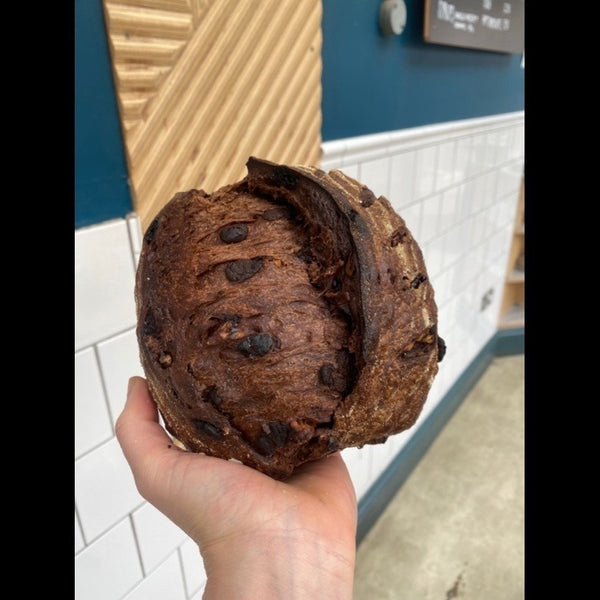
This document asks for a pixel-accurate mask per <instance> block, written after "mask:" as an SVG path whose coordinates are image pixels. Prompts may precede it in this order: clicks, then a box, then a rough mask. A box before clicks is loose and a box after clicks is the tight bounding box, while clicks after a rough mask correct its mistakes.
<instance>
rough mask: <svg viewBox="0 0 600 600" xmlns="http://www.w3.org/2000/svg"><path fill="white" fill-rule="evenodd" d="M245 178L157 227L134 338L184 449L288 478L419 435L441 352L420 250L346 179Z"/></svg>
mask: <svg viewBox="0 0 600 600" xmlns="http://www.w3.org/2000/svg"><path fill="white" fill-rule="evenodd" d="M247 167H248V175H247V177H245V178H244V179H243V180H242V181H239V182H237V183H235V184H233V185H228V186H225V187H222V188H221V189H219V190H217V191H215V192H214V193H212V194H207V193H205V192H203V191H201V190H190V191H188V192H184V193H178V194H176V195H175V197H174V198H173V199H172V200H171V201H170V202H169V203H168V204H167V205H165V207H164V208H163V209H162V210H161V211H160V212H159V214H158V215H157V217H156V219H154V221H153V222H152V223H151V224H150V226H149V227H148V229H147V231H146V233H145V235H144V240H143V248H142V252H141V255H140V259H139V265H138V270H137V280H136V291H135V298H136V306H137V315H138V327H137V336H138V341H139V346H140V356H141V362H142V365H143V367H144V371H145V374H146V377H147V380H148V385H149V387H150V390H151V392H152V396H153V398H154V400H155V401H156V403H157V405H158V408H159V410H160V412H161V414H162V416H163V419H164V422H165V425H166V427H167V430H168V431H169V432H170V433H171V434H172V435H173V436H175V437H176V438H177V439H178V440H179V441H180V442H182V443H183V445H184V446H185V447H186V448H187V449H188V450H190V451H193V452H205V453H206V454H209V455H212V456H218V457H221V458H225V459H237V460H238V461H240V462H242V463H244V464H246V465H249V466H251V467H253V468H255V469H257V470H259V471H262V472H263V473H266V474H268V475H270V476H272V477H275V478H278V479H283V478H285V477H287V476H289V475H290V474H291V473H292V472H293V470H294V469H295V468H296V467H297V466H298V465H301V464H303V463H305V462H307V461H311V460H315V459H317V458H320V457H322V456H325V455H327V454H330V453H332V452H335V451H336V450H340V449H343V448H346V447H350V446H357V447H360V446H363V445H364V444H375V443H381V442H383V441H385V439H386V438H387V437H388V436H390V435H392V434H395V433H398V432H400V431H403V430H405V429H407V428H409V427H410V426H411V425H413V424H414V422H415V421H416V419H417V417H418V416H419V413H420V412H421V409H422V407H423V404H424V402H425V400H426V398H427V394H428V392H429V389H430V387H431V384H432V382H433V378H434V376H435V374H436V373H437V370H438V365H437V363H438V361H439V360H441V358H442V356H443V352H444V351H445V345H444V343H443V341H442V340H441V338H439V337H438V334H437V308H436V304H435V302H434V293H433V289H432V287H431V284H430V282H429V280H428V278H427V271H426V268H425V264H424V262H423V257H422V254H421V251H420V249H419V247H418V245H417V243H416V242H415V240H414V239H413V237H412V235H411V233H410V231H409V230H408V229H407V227H406V225H405V223H404V221H403V220H402V218H401V217H400V216H398V215H397V214H396V213H395V212H394V210H393V209H392V207H391V205H390V203H389V201H388V200H387V199H386V198H385V197H383V196H380V197H379V198H377V197H375V195H374V194H373V193H372V192H371V190H369V189H368V188H367V187H366V186H364V185H361V184H360V183H358V182H357V181H355V180H354V179H351V178H350V177H348V176H346V175H344V174H343V173H341V172H340V171H330V172H329V173H325V172H324V171H322V170H320V169H317V168H314V167H303V166H298V167H289V166H284V165H277V164H274V163H271V162H268V161H265V160H260V159H257V158H253V157H251V158H250V159H249V160H248V163H247Z"/></svg>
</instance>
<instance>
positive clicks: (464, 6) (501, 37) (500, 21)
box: [424, 0, 525, 54]
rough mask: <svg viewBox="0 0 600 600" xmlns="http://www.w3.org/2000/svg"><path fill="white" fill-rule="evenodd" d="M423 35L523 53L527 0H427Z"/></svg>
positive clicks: (431, 39) (447, 42) (435, 40)
mask: <svg viewBox="0 0 600 600" xmlns="http://www.w3.org/2000/svg"><path fill="white" fill-rule="evenodd" d="M424 38H425V41H426V42H429V43H432V44H444V45H447V46H460V47H463V48H475V49H478V50H489V51H492V52H504V53H507V54H521V53H523V50H524V47H525V43H524V40H525V0H425V24H424Z"/></svg>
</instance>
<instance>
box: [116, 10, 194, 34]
mask: <svg viewBox="0 0 600 600" xmlns="http://www.w3.org/2000/svg"><path fill="white" fill-rule="evenodd" d="M106 15H107V22H108V27H109V28H110V31H111V33H113V34H114V33H123V34H125V35H129V36H137V37H144V36H148V37H160V38H175V39H187V38H188V37H189V36H190V35H191V34H192V15H191V14H189V13H181V12H172V11H165V10H156V9H152V8H142V7H138V6H124V5H122V4H107V6H106Z"/></svg>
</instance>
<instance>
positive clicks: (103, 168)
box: [75, 0, 133, 228]
mask: <svg viewBox="0 0 600 600" xmlns="http://www.w3.org/2000/svg"><path fill="white" fill-rule="evenodd" d="M127 177H128V175H127V164H126V162H125V153H124V148H123V140H122V136H121V125H120V121H119V114H118V109H117V101H116V96H115V89H114V84H113V78H112V70H111V63H110V56H109V51H108V42H107V38H106V30H105V28H104V17H103V14H102V2H101V0H76V2H75V228H78V227H83V226H86V225H93V224H95V223H100V222H102V221H108V220H109V219H115V218H119V217H124V216H125V215H126V214H127V213H129V212H131V211H132V210H133V208H132V206H133V205H132V201H131V194H130V191H129V185H128V183H127Z"/></svg>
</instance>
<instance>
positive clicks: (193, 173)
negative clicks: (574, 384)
mask: <svg viewBox="0 0 600 600" xmlns="http://www.w3.org/2000/svg"><path fill="white" fill-rule="evenodd" d="M523 11H524V2H523V1H522V0H521V1H514V0H513V1H512V2H498V1H497V0H477V1H463V2H459V1H456V2H453V3H450V2H443V1H441V0H440V1H438V0H405V1H401V0H394V1H390V0H387V1H385V2H381V1H379V0H302V1H301V2H299V1H297V0H120V1H116V0H115V1H112V0H76V2H75V161H76V162H75V166H76V172H75V436H74V440H75V595H76V598H77V600H153V599H154V598H157V599H158V598H160V599H161V600H171V599H172V600H199V599H200V598H201V596H202V590H203V587H204V583H205V574H204V570H203V565H202V560H201V558H200V555H199V553H198V549H197V547H196V546H195V544H194V543H193V542H191V541H190V540H189V539H188V538H187V537H186V535H185V534H184V533H183V532H182V531H181V530H179V529H178V528H177V527H176V526H175V525H174V524H172V523H171V522H170V521H168V520H167V519H166V518H165V517H164V516H163V515H162V514H161V513H159V512H158V511H157V510H156V509H154V507H152V506H151V505H149V504H148V503H146V502H145V501H144V500H143V498H142V497H141V496H140V495H139V493H138V492H137V490H136V488H135V485H134V482H133V478H132V476H131V473H130V471H129V468H128V466H127V464H126V462H125V460H124V458H123V456H122V454H121V451H120V448H119V445H118V443H117V441H116V438H115V437H114V423H115V421H116V418H117V416H118V415H119V413H120V411H121V409H122V406H123V403H124V400H125V391H126V387H127V380H128V378H129V377H130V376H131V375H143V372H142V369H141V365H140V363H139V358H138V350H137V342H136V338H135V324H136V318H135V305H134V298H133V288H134V276H135V268H136V264H137V258H138V256H139V252H140V248H141V239H142V234H143V231H144V230H145V228H146V227H147V226H148V224H149V223H150V222H151V220H152V218H153V216H154V215H155V214H156V212H157V211H158V210H159V209H160V208H161V207H162V206H163V205H164V204H165V203H166V202H167V201H168V200H169V199H170V198H171V197H172V196H173V194H174V193H175V192H177V191H182V190H187V189H190V188H203V189H205V190H206V191H208V192H211V191H213V190H215V189H217V188H218V187H220V186H221V185H223V184H226V183H232V182H234V181H237V180H239V179H241V178H243V177H244V176H245V172H246V171H245V163H246V161H247V159H248V157H249V156H250V155H255V156H258V157H261V158H265V159H269V160H273V161H275V162H281V163H287V164H311V165H317V166H320V167H321V168H323V169H325V170H330V169H340V170H342V171H344V172H345V173H347V174H348V175H350V176H352V177H355V178H356V179H358V180H359V181H361V182H362V183H364V184H366V185H367V186H369V187H370V188H371V189H372V190H373V192H374V193H375V194H376V195H377V196H379V195H384V196H386V197H387V198H388V199H389V200H390V201H391V203H392V205H393V206H394V208H395V209H396V211H397V212H398V213H399V214H400V215H401V216H402V217H403V218H404V219H405V221H406V222H407V225H408V227H409V229H410V230H411V232H412V234H413V235H414V237H415V238H416V240H417V241H418V243H419V245H420V246H421V249H422V250H423V254H424V257H425V261H426V265H427V269H428V274H429V277H430V280H431V282H432V285H433V287H434V290H435V297H436V302H437V305H438V309H439V333H440V335H441V336H442V337H443V338H444V339H445V341H446V344H447V347H448V352H447V354H446V357H445V358H444V360H443V362H442V363H440V371H439V374H438V375H437V378H436V379H435V382H434V385H433V388H432V390H431V392H430V394H429V397H428V400H427V402H426V404H425V408H424V410H423V413H422V414H421V416H420V418H419V420H418V422H417V424H416V425H415V426H414V427H413V428H411V429H410V430H409V431H406V432H403V433H401V434H398V435H396V436H393V437H392V438H390V439H389V440H388V441H387V442H386V443H385V444H383V445H378V446H368V447H364V448H362V449H360V450H358V449H347V450H345V451H344V452H343V456H344V458H345V460H346V462H347V464H348V467H349V469H350V472H351V475H352V479H353V482H354V484H355V488H356V491H357V495H358V497H359V500H360V505H359V509H360V510H359V532H358V540H357V541H358V542H359V543H361V542H362V541H363V539H365V538H366V536H367V535H368V534H369V532H373V531H375V530H374V527H373V526H374V525H375V524H376V522H377V521H378V519H380V517H381V515H382V513H383V511H384V509H385V508H386V506H388V503H389V502H390V501H391V499H392V498H393V497H394V496H395V495H396V494H397V493H398V490H400V488H401V486H402V484H403V483H404V482H405V481H406V480H407V479H408V478H409V476H410V474H411V472H412V471H413V469H415V467H416V466H417V465H419V463H420V461H421V459H422V457H423V456H425V455H426V453H427V451H428V448H429V447H430V446H431V445H432V444H433V443H434V442H435V440H436V439H438V436H440V435H441V432H443V430H444V428H445V427H446V424H447V423H448V422H449V420H450V419H451V417H452V415H453V414H454V412H455V411H456V410H457V409H458V407H459V406H460V405H461V403H462V402H463V400H464V398H466V397H468V395H469V393H470V391H471V389H472V388H473V386H475V385H476V383H477V381H478V380H479V379H480V377H481V376H482V375H483V374H484V373H487V372H488V370H489V368H490V365H495V364H496V362H495V361H497V360H498V357H499V356H507V355H515V356H517V357H518V356H520V355H521V354H522V352H523V339H524V283H525V281H524V280H525V270H524V248H525V245H524V236H525V230H524V213H525V208H524V207H525V204H524V202H525V192H524V54H523V52H524V49H523ZM510 372H511V373H513V375H512V376H513V377H517V378H521V377H522V371H519V370H518V369H517V370H516V371H515V370H514V369H513V370H512V371H510ZM515 373H516V375H515ZM499 380H502V378H500V379H499ZM516 393H517V395H518V394H519V393H520V392H519V391H518V390H517V392H516ZM519 469H520V467H516V470H515V473H516V475H517V477H520V473H521V471H520V470H519ZM399 551H400V550H399ZM363 576H364V575H363V571H361V577H363ZM465 578H466V576H465ZM452 583H453V581H449V582H448V585H447V586H446V588H445V589H446V590H450V591H449V592H448V593H451V592H452V589H454V596H452V595H450V596H446V598H449V597H456V596H457V595H458V594H459V591H460V590H462V592H460V593H463V594H466V593H467V592H466V591H465V590H467V591H468V587H465V586H464V585H463V587H460V586H458V584H457V585H456V586H455V587H454V588H451V585H452ZM521 585H522V582H521ZM517 589H518V584H517ZM471 592H473V590H471ZM427 593H428V592H424V591H421V592H419V593H418V594H416V595H415V596H414V597H415V598H429V597H430V596H428V595H427ZM379 594H380V595H377V594H376V593H374V592H373V591H372V590H371V595H370V597H372V598H377V597H381V598H396V597H398V598H406V597H407V596H406V595H400V592H395V591H394V590H393V589H392V590H387V591H381V590H380V592H379ZM397 594H398V595H397ZM364 597H367V596H364ZM431 597H443V596H439V595H438V596H431ZM471 597H473V598H474V597H477V596H471ZM479 597H487V598H491V597H492V596H479ZM508 597H510V598H513V597H519V596H518V595H517V596H504V598H508Z"/></svg>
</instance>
